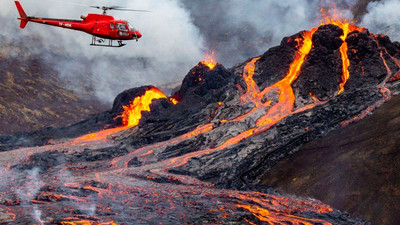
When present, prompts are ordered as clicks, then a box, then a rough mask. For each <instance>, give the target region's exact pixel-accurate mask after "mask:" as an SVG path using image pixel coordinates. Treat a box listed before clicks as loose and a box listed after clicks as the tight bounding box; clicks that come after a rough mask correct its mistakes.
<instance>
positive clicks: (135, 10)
mask: <svg viewBox="0 0 400 225" xmlns="http://www.w3.org/2000/svg"><path fill="white" fill-rule="evenodd" d="M111 10H118V11H127V12H151V11H148V10H139V9H124V8H113V9H111Z"/></svg>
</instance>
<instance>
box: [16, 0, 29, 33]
mask: <svg viewBox="0 0 400 225" xmlns="http://www.w3.org/2000/svg"><path fill="white" fill-rule="evenodd" d="M15 5H16V6H17V10H18V13H19V15H20V18H18V19H19V20H21V24H20V27H21V29H23V28H25V27H26V24H28V16H27V15H26V13H25V11H24V9H23V8H22V6H21V3H19V1H15Z"/></svg>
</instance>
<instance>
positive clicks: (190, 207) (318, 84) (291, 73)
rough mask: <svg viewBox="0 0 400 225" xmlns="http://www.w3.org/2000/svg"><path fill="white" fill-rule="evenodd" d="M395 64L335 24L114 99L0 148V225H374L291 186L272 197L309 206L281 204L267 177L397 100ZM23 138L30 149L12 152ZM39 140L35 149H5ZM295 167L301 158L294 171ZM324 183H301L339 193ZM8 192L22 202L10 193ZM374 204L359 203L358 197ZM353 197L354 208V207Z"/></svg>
mask: <svg viewBox="0 0 400 225" xmlns="http://www.w3.org/2000/svg"><path fill="white" fill-rule="evenodd" d="M399 59H400V44H399V43H397V42H392V41H390V39H389V37H387V36H385V35H376V34H372V33H370V32H369V31H368V30H367V29H365V28H359V27H356V26H353V25H351V24H348V23H345V22H340V21H331V22H329V23H327V24H325V25H322V26H320V27H318V28H314V29H312V30H311V31H302V32H299V33H298V34H295V35H293V36H290V37H286V38H284V39H283V40H282V42H281V44H280V45H279V46H276V47H274V48H271V49H269V50H268V51H267V52H265V53H264V54H263V55H261V56H259V57H255V58H251V59H249V60H247V61H246V62H244V63H241V64H238V65H236V66H234V67H233V68H230V69H227V68H225V67H224V66H223V65H221V64H215V65H212V66H210V65H209V64H207V63H206V62H200V63H199V64H198V65H196V66H195V67H194V68H193V69H192V70H191V71H189V73H188V74H187V75H186V77H185V79H184V80H183V82H182V85H181V87H180V89H179V90H178V91H177V92H176V93H175V94H174V95H173V96H171V97H170V98H168V97H167V96H165V95H164V94H163V93H162V92H161V91H160V90H159V89H157V88H155V87H153V86H145V87H139V88H134V89H131V90H127V91H125V92H123V93H121V94H120V95H118V96H117V98H116V99H115V101H114V105H113V108H112V110H110V111H108V112H105V113H103V114H100V115H97V116H96V117H93V118H90V119H88V120H86V121H82V122H80V123H78V124H75V125H72V126H70V127H65V128H60V129H58V130H57V129H53V130H44V131H38V132H35V133H31V134H24V136H19V135H14V136H9V137H3V138H0V142H1V143H2V145H3V146H2V151H3V152H0V166H1V167H4V170H3V171H2V173H1V174H2V176H3V177H7V178H9V180H8V182H7V183H6V184H4V185H0V190H1V191H3V192H4V194H3V196H0V202H2V205H0V210H1V211H0V219H3V220H4V221H7V222H10V221H11V222H17V223H26V222H27V221H31V222H32V221H36V222H37V221H46V222H52V223H60V224H79V222H81V221H84V222H87V223H88V224H96V223H97V224H124V223H131V224H143V223H150V224H151V223H164V224H176V223H177V222H178V223H188V224H189V223H193V224H196V223H199V224H204V223H206V224H207V223H216V224H219V223H230V224H246V223H247V224H369V223H368V222H365V221H363V220H362V219H364V218H367V219H368V220H370V219H371V217H369V215H368V213H369V212H370V211H369V210H353V209H354V208H351V207H347V208H341V205H340V204H334V203H335V202H334V201H333V202H332V201H331V199H329V198H324V199H323V200H327V201H328V200H329V201H331V202H332V204H334V206H335V207H338V208H339V210H341V209H342V210H349V211H350V215H349V214H348V213H345V212H343V211H339V210H336V209H333V208H332V207H330V206H328V205H325V204H324V203H322V202H319V201H318V200H314V199H309V198H304V197H307V196H308V195H309V193H311V194H312V193H313V192H312V191H310V192H304V191H303V192H301V191H298V189H296V187H294V188H293V189H289V187H291V186H290V185H289V184H287V183H290V182H286V183H285V182H283V181H282V183H280V184H281V186H280V185H276V186H277V187H279V189H280V190H288V191H289V192H291V190H294V191H296V193H298V194H299V195H306V196H304V197H302V198H298V197H295V196H292V195H290V194H284V195H282V194H279V193H277V192H276V191H275V190H274V189H271V188H269V185H270V184H268V183H266V182H265V177H266V176H267V175H268V171H271V173H272V172H274V171H276V170H275V169H274V168H282V167H281V166H280V165H282V163H284V162H285V159H290V158H288V157H295V156H296V155H299V154H302V152H303V150H302V151H300V152H299V150H300V149H301V148H302V147H303V146H307V143H310V142H312V141H313V140H315V139H317V138H323V137H324V136H326V135H328V134H329V133H330V132H331V131H334V130H338V129H339V128H342V127H343V126H348V125H349V124H352V123H358V121H359V120H362V119H363V118H365V117H366V116H368V115H369V114H371V113H373V111H374V110H375V109H376V108H378V107H380V106H381V105H383V104H384V103H385V102H387V101H389V100H390V99H391V98H392V96H394V95H397V94H398V93H400V79H399V78H400V76H399V74H398V72H399V70H400V65H399ZM386 106H387V105H386ZM131 110H132V111H135V110H138V111H140V112H141V113H140V114H138V113H129V112H130V111H131ZM132 116H133V117H135V118H131V117H132ZM139 116H140V117H139ZM126 121H135V122H134V123H127V122H126ZM106 124H107V125H106ZM360 124H361V123H360ZM100 127H103V128H105V129H103V130H100ZM345 129H346V128H345ZM347 129H348V128H347ZM89 131H91V133H89V134H87V135H84V136H81V135H83V134H84V133H87V132H89ZM97 131H98V132H97ZM355 135H357V134H355ZM21 137H23V138H24V139H29V140H30V142H25V143H23V144H21V143H18V140H20V139H21ZM67 137H68V139H67ZM73 137H77V138H73ZM61 138H64V139H61ZM50 139H54V140H52V141H50ZM16 142H17V145H16V144H15V143H16ZM40 142H41V143H42V146H41V147H38V148H35V147H33V148H29V147H27V148H19V149H15V148H18V146H29V145H37V144H38V143H40ZM43 144H44V145H43ZM309 145H312V144H309ZM304 148H305V150H304V153H303V154H306V153H307V147H304ZM11 149H14V150H11ZM375 150H376V149H375ZM314 151H318V149H317V150H314ZM354 151H356V152H357V154H363V153H362V152H358V151H357V150H354ZM354 151H353V152H354ZM371 151H374V149H371ZM296 152H298V153H297V154H296ZM321 154H323V153H321ZM310 155H311V154H310ZM329 156H331V155H329ZM327 157H328V155H327ZM332 157H335V155H334V156H331V157H330V159H331V158H332ZM349 157H350V158H351V156H349ZM355 157H356V156H355ZM304 158H306V159H307V155H306V156H304V155H303V157H301V158H300V160H304ZM321 158H322V159H323V158H324V156H321ZM361 158H362V157H361ZM282 160H283V161H282ZM334 160H335V159H334V158H332V161H334ZM309 163H310V164H313V163H315V164H316V165H320V163H321V162H312V161H310V162H309ZM388 163H389V162H388ZM326 165H330V164H329V162H327V163H326ZM323 166H325V165H323ZM388 167H389V168H391V167H390V166H388ZM285 168H286V167H285ZM308 168H311V169H310V170H311V171H313V172H315V173H318V170H317V171H315V170H314V169H313V167H311V165H310V167H304V169H308ZM393 168H395V167H393ZM301 169H302V168H301ZM278 172H279V171H278ZM322 172H324V173H322V174H323V175H325V174H330V173H329V170H328V172H327V173H326V172H325V171H322ZM322 174H321V175H322ZM394 174H396V173H394ZM277 176H279V175H277ZM326 176H327V175H326ZM332 176H333V175H332ZM363 176H364V177H368V176H371V179H372V178H377V179H379V178H381V177H380V176H377V177H376V176H373V174H363ZM324 178H325V177H314V178H313V179H310V182H313V184H320V183H323V182H324V181H326V183H325V185H327V186H328V187H330V186H331V185H336V184H337V183H333V182H340V177H339V178H337V177H334V178H335V179H333V178H332V179H327V180H324ZM328 178H330V177H328ZM338 179H339V180H338ZM261 181H263V182H261ZM260 182H261V183H262V184H267V186H268V187H262V186H260V185H259V184H260ZM382 182H389V183H390V182H391V180H390V179H389V180H385V179H382ZM32 183H34V184H36V183H40V185H34V186H35V187H37V188H36V189H35V191H31V190H30V189H29V188H27V187H30V186H29V184H32ZM359 184H361V183H358V182H355V183H354V184H353V185H352V186H351V188H354V189H356V188H359V187H357V185H359ZM377 184H379V185H382V183H380V182H377ZM15 185H18V186H20V187H21V188H22V190H23V191H27V192H28V193H29V194H28V195H23V194H21V193H23V191H10V190H11V188H10V186H15ZM388 185H389V184H388ZM310 186H312V184H310ZM389 186H390V185H389ZM285 187H287V188H288V189H286V188H285ZM24 188H25V189H24ZM28 189H29V190H28ZM377 189H379V187H374V189H373V190H377ZM18 190H20V189H18ZM301 190H302V189H301ZM313 190H314V189H313ZM330 190H332V191H337V190H336V189H330ZM333 194H335V193H327V194H326V195H333ZM370 194H371V193H369V192H368V191H365V192H362V195H363V197H365V198H367V197H368V196H369V195H370ZM312 197H316V198H318V197H320V196H318V195H315V196H312ZM380 197H382V196H381V195H380V194H379V193H375V194H374V198H378V199H379V198H380ZM363 199H364V198H354V199H352V200H353V201H359V202H355V203H354V204H358V205H361V204H363V203H364V202H363ZM25 209H33V210H35V212H37V213H35V214H34V215H32V214H30V212H27V210H25ZM385 209H387V210H388V212H387V214H385V215H386V216H388V217H392V218H390V219H388V220H386V222H387V224H389V222H388V221H396V220H397V219H398V218H397V217H398V214H397V211H395V208H393V211H390V210H391V209H390V208H385ZM39 212H40V213H39ZM353 214H355V215H356V216H358V217H360V218H362V219H358V218H355V217H354V215H353ZM13 215H18V216H13ZM24 215H25V217H24ZM28 215H31V216H30V217H29V216H28ZM132 215H138V216H132ZM139 215H140V216H139ZM371 220H372V219H371ZM380 222H383V223H384V222H385V221H382V220H380Z"/></svg>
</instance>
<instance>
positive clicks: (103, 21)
mask: <svg viewBox="0 0 400 225" xmlns="http://www.w3.org/2000/svg"><path fill="white" fill-rule="evenodd" d="M15 5H16V7H17V10H18V13H19V15H20V17H18V20H21V23H20V28H21V29H24V28H25V27H26V25H27V24H28V22H33V23H40V24H44V25H50V26H56V27H62V28H66V29H72V30H77V31H82V32H85V33H88V34H91V35H92V42H91V44H90V45H92V46H102V47H122V46H125V45H126V44H124V43H123V41H128V40H136V41H138V40H139V38H141V37H142V34H141V33H140V32H139V31H138V30H136V29H135V28H133V26H132V25H131V24H130V23H129V22H128V21H125V20H116V19H114V17H112V16H110V15H107V11H109V10H120V11H136V12H149V11H146V10H134V9H125V8H122V7H118V6H111V7H107V6H89V7H92V8H96V9H101V10H103V14H88V15H87V16H81V20H68V19H54V18H42V17H32V16H27V14H26V13H25V11H24V9H23V8H22V6H21V4H20V2H19V1H15ZM106 40H108V43H106ZM113 41H117V44H116V45H115V44H114V43H113Z"/></svg>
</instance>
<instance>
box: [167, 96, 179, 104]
mask: <svg viewBox="0 0 400 225" xmlns="http://www.w3.org/2000/svg"><path fill="white" fill-rule="evenodd" d="M169 101H170V102H171V103H172V104H174V105H176V104H178V103H179V101H178V100H176V99H175V98H172V97H171V98H169Z"/></svg>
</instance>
